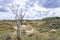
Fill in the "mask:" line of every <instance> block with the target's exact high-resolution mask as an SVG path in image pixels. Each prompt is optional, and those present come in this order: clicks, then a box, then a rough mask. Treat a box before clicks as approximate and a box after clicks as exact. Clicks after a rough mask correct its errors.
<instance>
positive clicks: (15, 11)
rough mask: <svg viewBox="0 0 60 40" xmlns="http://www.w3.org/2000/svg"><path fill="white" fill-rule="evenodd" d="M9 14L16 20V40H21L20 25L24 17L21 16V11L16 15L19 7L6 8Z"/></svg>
mask: <svg viewBox="0 0 60 40" xmlns="http://www.w3.org/2000/svg"><path fill="white" fill-rule="evenodd" d="M8 7H9V9H10V10H11V12H13V14H15V15H16V16H15V20H16V26H17V39H18V40H21V25H22V20H23V18H24V16H25V14H22V11H21V12H20V13H19V14H18V11H19V5H17V7H16V9H13V8H12V7H10V6H8Z"/></svg>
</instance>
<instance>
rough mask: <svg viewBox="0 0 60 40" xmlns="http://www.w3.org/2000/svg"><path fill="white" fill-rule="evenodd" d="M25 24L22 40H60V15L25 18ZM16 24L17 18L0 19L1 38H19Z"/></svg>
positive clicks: (2, 39)
mask: <svg viewBox="0 0 60 40" xmlns="http://www.w3.org/2000/svg"><path fill="white" fill-rule="evenodd" d="M23 25H25V27H22V29H21V40H60V17H49V18H44V19H42V20H24V21H23ZM15 26H16V21H15V20H0V40H5V39H6V38H7V37H10V38H11V39H12V40H17V38H16V29H14V27H15ZM28 31H29V32H28Z"/></svg>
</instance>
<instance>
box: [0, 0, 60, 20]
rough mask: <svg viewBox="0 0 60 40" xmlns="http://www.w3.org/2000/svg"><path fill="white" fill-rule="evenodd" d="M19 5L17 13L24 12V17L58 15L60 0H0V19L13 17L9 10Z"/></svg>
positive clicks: (36, 17) (39, 17) (35, 17)
mask: <svg viewBox="0 0 60 40" xmlns="http://www.w3.org/2000/svg"><path fill="white" fill-rule="evenodd" d="M17 6H19V11H18V12H19V13H21V12H22V13H25V17H24V18H25V19H42V18H45V17H55V16H59V17H60V0H0V19H15V14H13V12H12V11H11V10H10V8H9V7H11V8H12V9H16V7H17Z"/></svg>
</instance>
